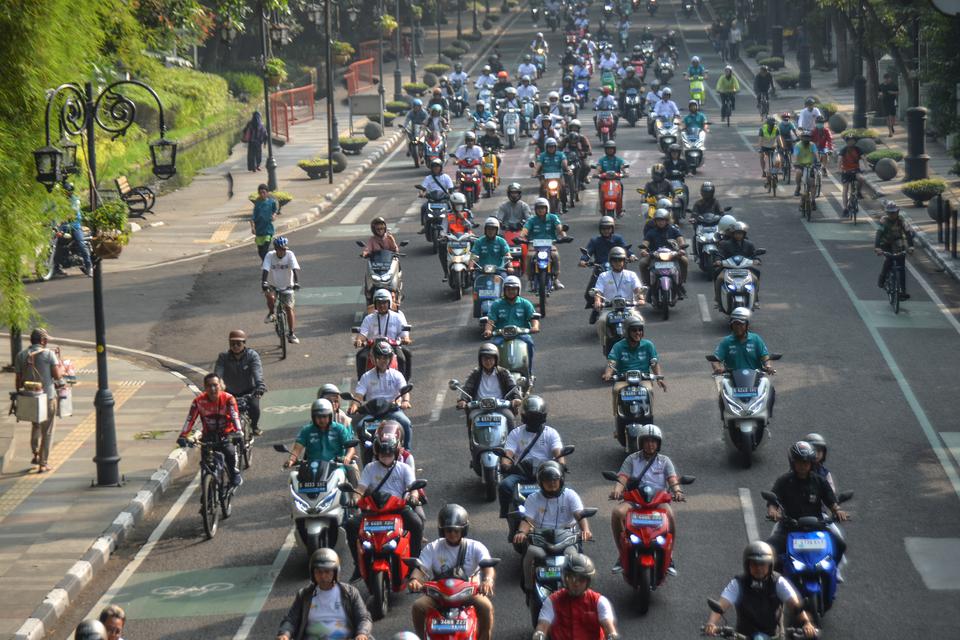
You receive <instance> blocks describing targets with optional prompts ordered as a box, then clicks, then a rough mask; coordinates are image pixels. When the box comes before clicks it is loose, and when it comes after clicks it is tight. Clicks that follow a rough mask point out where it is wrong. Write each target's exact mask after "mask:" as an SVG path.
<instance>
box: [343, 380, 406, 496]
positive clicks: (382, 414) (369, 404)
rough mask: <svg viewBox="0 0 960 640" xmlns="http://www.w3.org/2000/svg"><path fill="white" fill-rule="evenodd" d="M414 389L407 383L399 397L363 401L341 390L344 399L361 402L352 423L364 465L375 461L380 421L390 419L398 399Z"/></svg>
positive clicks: (401, 388) (401, 389) (398, 394)
mask: <svg viewBox="0 0 960 640" xmlns="http://www.w3.org/2000/svg"><path fill="white" fill-rule="evenodd" d="M412 390H413V385H412V384H410V383H407V384H405V385H404V386H402V387H400V391H399V393H397V397H396V398H394V399H393V400H390V399H389V398H371V399H370V400H367V401H366V402H363V399H362V398H359V397H357V396H354V395H353V394H352V393H351V392H349V391H342V392H340V397H341V398H343V399H344V400H350V401H351V402H358V403H360V407H359V408H358V409H357V413H356V414H355V417H354V418H353V421H352V425H353V433H354V435H355V436H357V440H358V441H359V446H360V460H361V462H363V464H364V466H366V465H368V464H370V462H372V461H373V457H374V456H373V439H374V436H375V435H376V433H377V428H378V427H379V426H380V423H382V422H383V421H384V420H388V419H390V418H389V416H390V414H391V413H393V412H394V411H396V410H397V400H399V399H400V398H401V397H403V396H404V395H406V394H408V393H410V391H412ZM341 490H342V489H341Z"/></svg>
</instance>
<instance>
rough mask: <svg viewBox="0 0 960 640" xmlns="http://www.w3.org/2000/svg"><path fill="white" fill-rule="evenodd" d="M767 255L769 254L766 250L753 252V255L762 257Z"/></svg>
mask: <svg viewBox="0 0 960 640" xmlns="http://www.w3.org/2000/svg"><path fill="white" fill-rule="evenodd" d="M766 253H767V250H766V249H757V250H756V251H754V252H753V255H755V256H762V255H766Z"/></svg>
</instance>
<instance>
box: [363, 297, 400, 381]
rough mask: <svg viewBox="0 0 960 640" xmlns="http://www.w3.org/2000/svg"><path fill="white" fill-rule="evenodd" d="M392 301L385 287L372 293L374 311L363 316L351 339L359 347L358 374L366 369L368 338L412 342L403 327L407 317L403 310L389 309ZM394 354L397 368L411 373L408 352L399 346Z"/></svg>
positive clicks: (368, 349) (368, 350)
mask: <svg viewBox="0 0 960 640" xmlns="http://www.w3.org/2000/svg"><path fill="white" fill-rule="evenodd" d="M392 302H393V298H392V297H391V295H390V292H389V291H387V290H386V289H377V290H376V291H375V292H374V294H373V307H374V309H375V311H374V312H373V313H368V314H367V315H366V316H365V317H364V318H363V322H361V323H360V331H359V333H357V337H356V338H354V340H353V346H354V347H356V348H357V349H359V351H357V356H356V361H357V371H358V375H363V373H364V372H366V370H367V358H368V357H369V355H370V353H369V352H370V348H369V347H368V346H367V342H368V341H369V340H376V339H377V338H389V339H390V340H396V341H397V342H398V343H399V344H400V345H408V344H410V343H411V342H413V340H412V339H411V338H410V332H409V331H406V330H405V329H404V327H405V326H406V325H407V317H406V316H405V315H404V314H403V311H400V310H397V311H393V310H392V309H390V305H391V303H392ZM396 355H397V368H398V369H400V371H402V372H406V373H407V374H410V373H412V371H413V369H412V367H411V366H410V360H411V358H410V352H409V351H408V350H407V349H405V348H404V347H403V346H401V347H400V348H399V349H397V350H396ZM407 377H408V378H409V377H412V376H407Z"/></svg>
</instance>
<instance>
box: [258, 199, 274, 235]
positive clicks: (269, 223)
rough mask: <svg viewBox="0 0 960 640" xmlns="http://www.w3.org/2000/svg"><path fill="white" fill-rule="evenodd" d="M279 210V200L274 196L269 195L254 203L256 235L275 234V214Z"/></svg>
mask: <svg viewBox="0 0 960 640" xmlns="http://www.w3.org/2000/svg"><path fill="white" fill-rule="evenodd" d="M276 212H277V201H276V200H274V199H273V198H272V197H270V196H268V197H266V198H263V199H260V198H258V199H257V200H255V201H254V203H253V229H254V233H255V235H258V236H272V235H273V234H274V229H273V214H275V213H276Z"/></svg>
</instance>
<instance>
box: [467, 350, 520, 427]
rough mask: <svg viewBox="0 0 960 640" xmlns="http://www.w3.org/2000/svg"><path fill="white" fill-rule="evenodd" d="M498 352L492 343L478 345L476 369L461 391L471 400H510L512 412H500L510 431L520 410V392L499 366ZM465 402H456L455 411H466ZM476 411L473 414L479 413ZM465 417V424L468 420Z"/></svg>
mask: <svg viewBox="0 0 960 640" xmlns="http://www.w3.org/2000/svg"><path fill="white" fill-rule="evenodd" d="M499 363H500V350H499V349H498V348H497V345H495V344H493V343H492V342H484V343H483V344H481V345H480V350H479V351H478V352H477V368H476V369H474V370H473V371H471V372H470V375H468V376H467V379H466V381H465V382H464V383H463V390H464V391H466V392H467V394H468V395H469V396H470V397H471V398H473V399H474V400H478V399H480V398H496V399H497V400H507V399H509V400H510V405H511V407H512V408H513V411H502V412H501V413H502V414H503V416H504V417H505V418H506V419H507V426H508V427H509V428H510V429H513V427H514V422H515V420H514V414H515V413H516V412H517V411H519V410H520V402H521V401H520V392H519V388H518V387H517V383H516V381H515V380H514V379H513V375H512V374H511V373H510V371H509V370H507V369H505V368H504V367H501V366H500V364H499ZM466 408H467V401H466V400H463V399H460V400H457V409H466ZM480 411H482V410H481V409H476V410H475V412H480ZM471 417H472V416H467V423H468V424H469V422H470V418H471Z"/></svg>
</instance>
